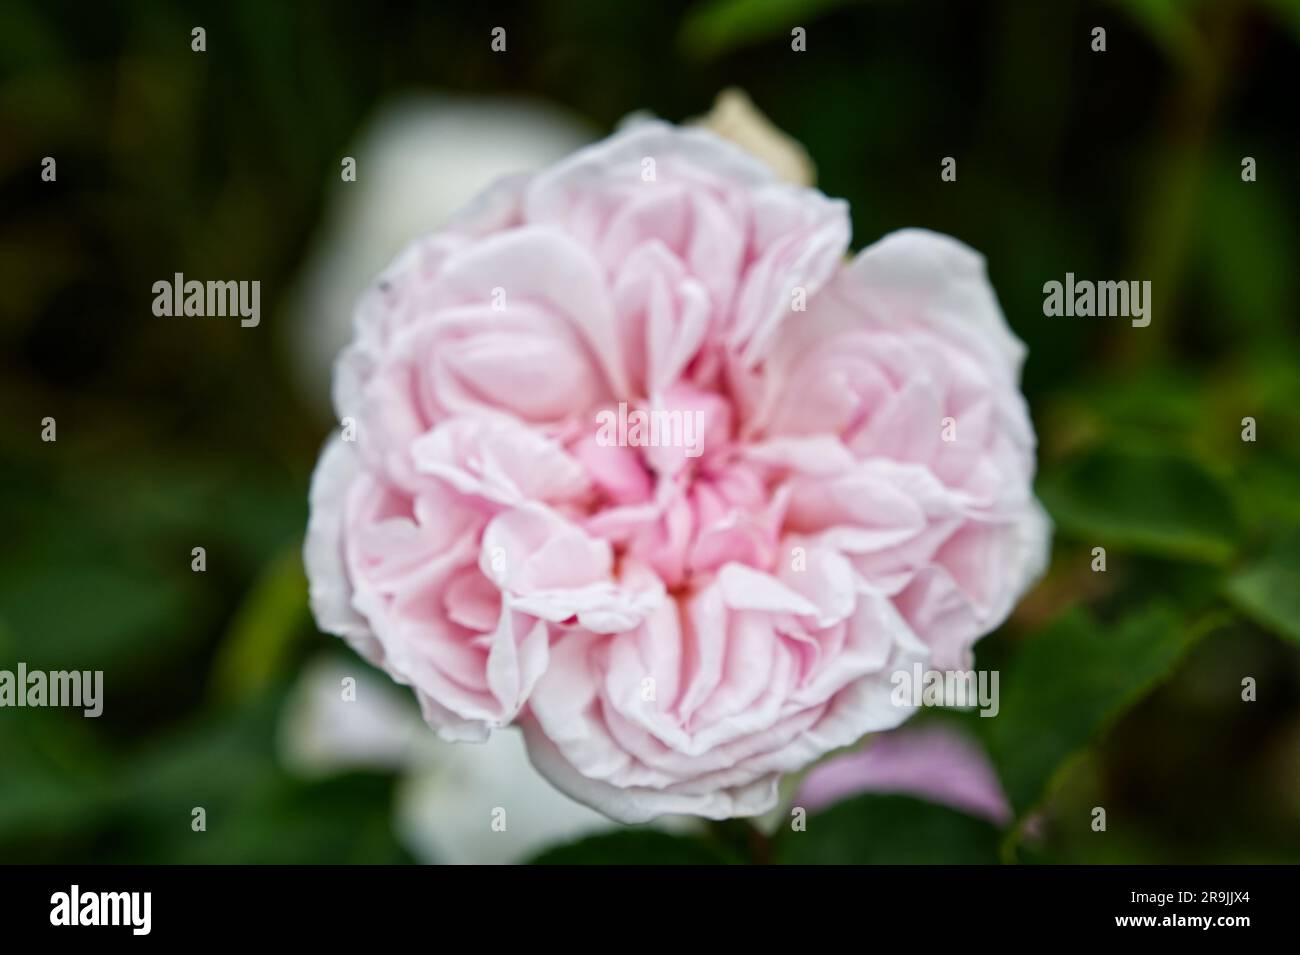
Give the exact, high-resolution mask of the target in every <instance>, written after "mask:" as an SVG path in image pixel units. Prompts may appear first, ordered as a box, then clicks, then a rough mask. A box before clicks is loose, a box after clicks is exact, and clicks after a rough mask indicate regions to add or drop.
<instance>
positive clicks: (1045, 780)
mask: <svg viewBox="0 0 1300 955" xmlns="http://www.w3.org/2000/svg"><path fill="white" fill-rule="evenodd" d="M1203 632H1205V631H1204V629H1203V628H1189V627H1187V626H1186V625H1184V624H1183V623H1182V622H1181V621H1180V620H1179V619H1178V617H1177V616H1176V615H1175V614H1174V613H1173V612H1172V611H1170V610H1169V609H1167V608H1164V607H1153V608H1149V609H1147V610H1145V611H1142V612H1139V613H1137V614H1135V615H1133V616H1131V617H1129V618H1128V619H1126V620H1123V621H1121V622H1120V623H1119V624H1118V625H1117V626H1114V627H1104V626H1102V625H1100V624H1098V623H1097V622H1095V621H1094V620H1093V619H1092V618H1091V617H1090V616H1088V615H1087V614H1086V613H1084V612H1083V611H1079V610H1075V611H1071V612H1069V613H1067V614H1066V615H1065V616H1063V617H1061V618H1060V619H1058V620H1057V621H1056V622H1055V623H1053V624H1051V625H1049V626H1048V627H1047V629H1046V630H1044V631H1043V632H1041V633H1039V634H1038V635H1037V636H1035V637H1032V638H1030V639H1028V640H1027V641H1025V642H1024V643H1023V645H1022V646H1021V647H1020V648H1019V650H1018V652H1016V653H1014V654H1012V656H1011V658H1010V660H1009V661H1008V662H1007V664H1006V666H1005V668H1004V669H1003V670H1002V673H1001V677H1000V696H1001V700H1000V702H1001V707H1000V710H999V712H998V715H997V716H995V717H989V718H975V719H974V728H975V729H976V731H978V732H980V733H981V734H982V735H983V736H984V737H985V741H986V743H987V745H988V749H989V754H990V756H992V758H993V762H994V764H995V765H996V766H997V767H998V775H999V777H1000V778H1001V780H1002V785H1003V787H1004V788H1005V789H1006V792H1007V796H1008V797H1009V798H1010V800H1011V804H1012V806H1013V807H1015V809H1016V811H1017V814H1018V815H1020V816H1022V817H1023V815H1024V813H1025V812H1026V811H1027V810H1030V809H1032V808H1033V807H1034V806H1036V805H1037V804H1038V802H1039V801H1040V800H1041V799H1042V798H1043V797H1044V795H1046V793H1047V791H1048V790H1049V788H1050V785H1051V782H1052V780H1053V777H1054V776H1055V775H1056V774H1057V773H1058V772H1059V771H1060V770H1061V769H1062V767H1063V766H1064V765H1065V764H1066V763H1067V761H1068V760H1069V759H1070V758H1071V757H1073V756H1074V755H1075V754H1076V753H1077V752H1079V751H1080V750H1081V749H1082V748H1083V747H1084V746H1086V745H1087V744H1088V743H1089V742H1091V741H1092V740H1094V739H1095V738H1096V737H1097V736H1098V735H1099V734H1101V733H1102V732H1103V731H1104V730H1105V729H1106V727H1107V726H1108V725H1109V724H1110V723H1111V722H1112V721H1113V720H1114V719H1115V718H1116V717H1117V716H1118V715H1119V714H1120V713H1121V712H1123V710H1124V709H1126V708H1127V707H1129V706H1131V705H1132V704H1133V703H1135V702H1136V701H1137V700H1139V699H1140V698H1141V697H1142V696H1143V695H1145V694H1146V693H1147V692H1148V691H1149V690H1151V689H1152V687H1154V686H1155V685H1157V684H1158V683H1159V682H1160V681H1162V680H1164V679H1165V678H1166V677H1168V676H1169V675H1170V673H1171V672H1172V671H1173V669H1174V667H1175V665H1176V664H1177V663H1178V660H1179V659H1180V658H1181V657H1182V655H1183V653H1184V652H1185V651H1186V650H1187V649H1188V647H1190V646H1191V645H1192V643H1193V642H1194V641H1195V640H1196V638H1197V637H1199V636H1200V635H1201V634H1202V633H1203Z"/></svg>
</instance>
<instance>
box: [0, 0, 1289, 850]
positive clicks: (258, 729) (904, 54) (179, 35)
mask: <svg viewBox="0 0 1300 955" xmlns="http://www.w3.org/2000/svg"><path fill="white" fill-rule="evenodd" d="M195 25H202V26H204V27H205V28H206V29H207V43H208V52H207V53H205V54H201V55H200V54H193V53H191V51H190V48H189V31H190V28H191V27H192V26H195ZM498 25H500V26H505V27H506V28H507V30H508V36H509V53H508V54H507V55H504V56H503V55H495V54H492V53H491V52H490V50H489V31H490V30H491V28H492V27H494V26H498ZM794 25H801V26H804V27H806V28H807V30H808V51H807V52H806V53H802V54H796V53H792V52H791V50H790V44H789V31H790V28H791V26H794ZM1094 26H1104V27H1105V28H1106V29H1107V31H1108V50H1107V52H1105V53H1093V52H1092V51H1091V50H1090V49H1089V43H1090V31H1091V28H1092V27H1094ZM1298 61H1300V4H1297V3H1296V2H1293V0H1271V2H1265V0H1251V2H1248V0H1240V2H1234V0H1223V2H1211V0H1203V2H1196V0H1189V2H1179V0H1127V2H1111V3H1083V2H1072V0H1053V2H1051V3H1045V2H1034V0H1025V2H991V3H976V2H953V3H933V2H922V3H903V2H884V0H880V2H858V3H850V2H836V0H724V2H700V3H689V4H687V3H676V2H674V3H645V4H625V3H609V2H606V0H576V2H568V3H546V4H537V5H530V6H523V5H514V4H500V3H493V4H470V3H463V4H417V3H397V4H389V5H385V6H384V8H383V10H378V9H376V6H375V5H371V4H361V3H348V4H307V3H303V4H285V3H270V2H264V0H237V2H231V3H223V4H212V5H211V6H207V5H198V6H196V7H195V8H194V9H193V10H186V9H185V8H183V7H181V6H179V5H176V4H170V3H162V2H153V0H137V2H122V3H114V4H98V3H95V4H92V3H65V2H50V0H40V2H28V0H18V2H14V0H9V2H6V3H5V4H3V6H0V209H3V220H2V222H0V341H2V342H3V359H2V362H3V364H2V365H0V408H2V409H3V414H0V466H2V468H3V471H2V479H3V498H2V500H3V504H2V505H0V555H2V556H0V667H3V668H12V667H13V666H15V665H16V662H17V661H18V660H24V661H26V662H27V663H28V664H29V665H30V666H32V667H41V666H46V667H52V668H65V667H76V668H102V669H104V670H105V671H106V673H105V685H106V687H107V702H106V707H105V714H104V716H103V717H102V718H101V719H99V720H83V719H80V718H77V717H75V716H71V715H69V714H68V713H66V712H59V711H50V710H45V711H31V710H25V711H13V710H7V711H0V861H65V860H66V861H262V860H266V861H387V860H396V859H403V858H406V854H405V852H404V850H403V849H401V848H400V847H399V845H398V843H397V842H396V840H395V838H394V836H393V835H392V832H391V826H390V823H389V815H390V803H391V797H392V792H391V791H392V784H393V781H392V780H391V779H389V778H387V777H384V776H378V775H364V774H362V775H350V776H345V777H341V778H337V779H333V780H328V781H325V782H317V783H312V784H307V783H303V782H300V781H296V780H294V779H293V778H291V777H290V776H289V775H288V774H287V773H286V772H285V771H284V770H283V769H282V768H281V767H280V766H278V765H277V762H276V758H275V752H274V747H273V745H272V736H273V728H274V726H275V722H276V718H277V713H278V709H279V706H280V703H281V700H282V698H283V694H284V691H285V689H286V687H287V686H288V685H289V684H290V683H291V681H292V679H293V677H294V674H295V672H296V670H297V668H298V666H299V664H300V662H301V661H302V660H303V659H305V658H306V657H308V656H309V655H311V654H313V653H315V652H317V651H318V650H319V649H320V648H321V647H322V646H333V643H332V641H330V640H329V639H327V638H325V637H322V636H320V635H319V634H317V633H316V632H315V630H314V628H313V627H312V626H311V624H310V620H309V618H308V616H307V614H306V609H305V584H304V583H303V581H302V577H301V571H300V569H299V564H298V558H297V552H298V547H299V541H300V537H301V532H302V528H303V525H304V523H305V519H306V505H305V496H306V483H307V480H308V476H309V474H310V469H311V467H312V464H313V462H314V459H315V455H316V452H317V450H318V448H319V446H320V442H321V441H322V439H323V437H324V435H325V434H326V432H327V430H328V429H329V427H330V422H328V421H326V420H323V419H322V418H321V417H320V414H319V412H318V411H316V410H315V408H316V405H313V404H312V403H311V402H310V401H308V400H306V399H304V397H303V396H302V395H301V394H300V393H298V392H297V391H296V390H295V389H294V387H293V386H292V383H291V380H290V375H289V371H288V367H289V365H288V362H287V361H286V359H285V350H286V347H287V345H288V336H287V334H286V329H285V323H284V322H283V321H281V319H282V318H283V304H284V299H285V296H286V294H287V291H288V289H289V288H290V285H291V281H292V279H293V278H294V276H295V274H296V271H297V269H298V268H299V266H300V263H301V260H302V256H303V254H304V250H305V247H306V244H307V240H308V237H309V236H310V235H311V232H312V229H313V227H314V226H315V224H316V222H317V219H318V217H319V215H320V214H321V211H322V202H323V199H324V196H325V195H326V189H327V187H328V186H329V184H330V183H332V182H333V181H334V180H335V178H336V177H337V174H338V162H339V156H340V155H342V154H344V150H345V148H346V146H347V144H348V142H349V141H350V140H351V138H352V137H353V136H354V134H355V132H356V130H357V128H358V126H359V125H360V123H361V122H362V120H363V119H364V118H365V117H366V116H367V115H368V114H369V113H370V111H371V110H372V108H373V107H375V106H376V104H378V103H379V102H381V101H382V100H384V99H385V98H386V97H387V96H389V95H391V94H395V93H400V92H404V91H408V90H411V89H420V88H434V89H439V90H446V91H455V92H465V93H472V94H475V95H482V94H494V93H527V94H531V95H536V96H541V97H545V98H547V99H550V100H553V101H555V102H558V103H560V104H563V105H565V106H567V107H569V108H571V109H572V110H574V111H575V112H577V113H578V114H580V115H581V116H584V117H586V118H587V119H589V120H590V121H591V122H592V123H593V124H594V126H595V127H596V128H599V129H608V128H611V127H612V125H613V124H614V123H615V122H617V120H619V119H620V118H621V117H622V116H624V115H625V114H627V113H628V112H631V111H633V110H639V109H646V110H650V111H653V112H655V113H658V114H660V115H662V116H664V117H666V118H669V119H673V120H680V119H684V118H686V117H689V116H695V115H698V114H700V113H702V112H704V111H705V110H707V108H708V107H709V105H710V103H711V102H712V99H713V97H714V95H715V94H716V93H717V92H718V91H719V90H720V89H722V88H724V87H727V86H740V87H742V88H743V89H745V90H747V91H748V92H749V94H750V95H751V96H752V97H753V99H754V100H755V102H756V103H757V104H758V106H759V107H760V108H761V109H762V110H763V111H764V112H765V113H767V114H768V115H769V116H770V117H771V119H772V120H773V121H774V122H775V123H776V124H777V125H779V126H780V127H781V128H783V129H785V130H786V131H788V132H789V133H790V134H792V135H793V136H794V137H796V138H797V139H798V140H800V141H801V142H802V143H804V144H805V145H806V146H807V148H808V150H809V151H810V153H811V154H812V156H813V157H814V159H815V161H816V163H817V166H818V172H819V185H820V186H821V188H823V189H824V190H825V191H826V192H827V193H828V194H830V195H834V196H842V197H845V198H846V199H848V200H849V201H850V203H851V206H852V215H853V223H854V234H855V240H854V245H855V247H860V246H862V245H865V244H867V243H869V242H871V241H872V240H873V239H874V238H875V237H877V236H879V235H881V234H883V233H885V232H887V231H889V230H891V229H895V228H898V227H902V226H925V227H929V228H933V229H937V230H940V231H943V232H947V233H951V234H952V235H955V236H957V237H958V238H960V239H962V240H964V241H965V242H967V243H969V244H971V245H973V246H974V247H976V248H977V249H979V250H980V251H982V252H983V253H984V254H985V255H986V256H987V257H988V261H989V269H990V273H991V277H992V281H993V284H994V286H995V288H996V289H997V292H998V295H999V297H1000V298H1001V301H1002V304H1003V306H1004V309H1005V311H1006V313H1007V316H1008V319H1009V321H1010V322H1011V324H1012V326H1013V327H1014V328H1015V330H1016V331H1017V333H1018V334H1019V335H1020V336H1021V337H1022V338H1023V339H1024V340H1025V341H1026V342H1027V343H1028V345H1029V352H1030V357H1029V361H1028V364H1027V366H1026V372H1025V390H1026V393H1027V395H1028V398H1029V401H1030V405H1031V408H1032V410H1033V415H1034V419H1035V423H1036V426H1037V428H1038V432H1039V437H1040V442H1041V457H1040V465H1041V468H1040V482H1039V488H1040V492H1041V494H1042V496H1043V498H1044V500H1045V502H1046V503H1047V504H1048V507H1049V509H1050V510H1051V512H1052V514H1053V516H1054V518H1055V519H1056V521H1057V524H1058V534H1057V542H1056V548H1055V554H1054V560H1053V564H1052V569H1051V572H1050V574H1049V576H1048V577H1047V579H1046V580H1045V581H1044V582H1043V583H1042V585H1041V586H1040V587H1039V588H1038V589H1037V590H1036V591H1035V592H1034V593H1033V594H1032V595H1031V596H1030V597H1029V598H1028V599H1027V600H1026V602H1025V604H1024V605H1023V606H1022V607H1021V609H1020V610H1019V611H1018V612H1017V614H1016V616H1015V617H1014V618H1013V620H1012V621H1011V622H1010V623H1009V624H1008V625H1007V626H1006V627H1004V628H1003V630H1002V631H1000V632H999V633H998V634H996V635H994V636H991V637H989V638H988V639H987V640H986V641H985V642H984V643H982V644H981V645H980V650H979V657H978V661H979V665H980V666H981V667H992V666H996V667H998V668H1000V669H1001V671H1002V688H1003V697H1004V698H1003V713H1002V715H1001V716H1000V717H999V718H998V719H995V720H990V721H975V723H976V725H975V729H976V730H978V731H980V732H981V733H982V734H983V735H984V736H985V737H986V739H985V742H986V744H987V746H988V747H989V750H990V752H991V753H992V755H993V756H994V759H995V761H996V762H997V764H998V766H999V770H1000V773H1001V776H1002V778H1003V780H1004V783H1005V785H1006V786H1007V789H1008V792H1009V794H1010V796H1011V798H1012V800H1013V802H1014V803H1015V804H1016V806H1017V808H1018V809H1019V810H1020V812H1021V814H1022V818H1024V817H1025V816H1036V817H1037V821H1036V822H1035V824H1034V825H1033V826H1031V827H1030V828H1029V830H1027V831H1024V830H1020V829H1016V830H1013V831H1011V832H1009V833H996V832H993V831H992V830H991V829H989V828H988V827H986V826H984V825H983V824H978V823H973V822H972V821H971V820H969V819H966V818H965V817H961V816H958V815H956V814H952V813H949V812H947V811H944V810H938V809H936V808H934V807H930V806H928V805H926V804H923V803H918V802H914V801H911V800H907V799H902V798H901V797H890V798H883V797H875V798H863V799H860V800H858V801H856V802H851V803H847V804H844V805H841V806H839V807H836V808H835V809H833V810H831V811H830V812H828V813H826V814H825V815H824V816H823V817H821V818H820V819H814V820H813V821H811V822H810V826H809V831H808V833H806V834H805V838H802V839H794V838H790V837H788V836H787V837H784V838H778V839H777V840H776V842H775V844H774V845H766V846H764V845H761V844H760V843H759V842H756V841H755V840H754V839H753V838H752V837H751V835H750V834H749V833H747V832H746V831H745V830H744V827H743V825H741V824H726V825H722V826H717V827H714V829H713V830H712V831H711V832H710V834H709V836H708V837H707V838H705V839H702V840H684V839H675V838H673V837H669V836H659V835H655V834H645V833H639V832H631V833H627V834H624V835H621V836H613V837H608V838H606V839H604V840H599V841H597V842H595V843H586V844H581V845H578V846H575V847H571V848H569V849H566V850H564V854H563V856H561V858H564V859H576V860H583V859H600V858H613V859H617V860H618V861H634V860H636V859H638V858H645V859H647V860H650V859H664V860H673V859H681V860H683V861H704V860H708V859H728V860H731V861H737V860H743V859H749V858H765V859H769V858H774V859H777V860H782V861H803V862H807V861H855V860H856V861H877V860H879V861H900V860H901V861H935V860H944V859H950V860H954V861H968V860H979V859H986V858H1000V859H1003V860H1007V861H1010V860H1013V859H1019V860H1021V861H1038V860H1041V861H1103V860H1104V861H1133V862H1153V861H1174V862H1181V861H1196V862H1210V861H1223V862H1227V861H1249V860H1255V861H1284V860H1290V861H1296V860H1300V437H1298V436H1300V342H1298V332H1300V322H1298V321H1297V316H1298V312H1300V308H1298V306H1297V292H1298V291H1300V289H1298V288H1297V276H1298V275H1300V269H1298V268H1297V256H1298V255H1300V234H1298V229H1300V223H1298V222H1297V210H1298V209H1300V202H1298V194H1300V184H1298V183H1297V181H1296V171H1297V163H1296V159H1295V157H1296V152H1297V147H1298V146H1300V126H1298V124H1297V122H1296V116H1297V112H1296V106H1295V95H1296V91H1297V89H1300V82H1298V79H1300V75H1298V74H1300V69H1298V68H1297V63H1298ZM46 155H53V156H56V157H57V159H58V181H57V183H54V184H46V183H42V182H40V179H39V171H40V161H41V157H43V156H46ZM949 155H951V156H955V157H957V160H958V174H959V177H958V181H957V182H956V183H943V182H941V181H940V179H939V175H938V173H939V159H940V157H943V156H949ZM1243 156H1253V157H1255V159H1256V160H1257V162H1258V181H1256V182H1253V183H1243V182H1242V180H1241V177H1240V162H1241V159H1242V157H1243ZM175 271H183V272H193V273H195V274H204V275H228V276H240V277H256V278H258V279H260V280H261V282H262V311H263V318H262V324H261V327H260V328H258V329H257V330H255V331H249V330H241V329H239V328H238V327H237V325H236V324H235V323H233V322H203V321H193V322H183V323H178V322H174V321H168V320H159V319H155V318H154V317H153V315H152V314H151V312H150V303H151V300H152V295H151V291H150V290H151V286H152V284H153V282H155V281H157V280H158V279H159V278H164V277H169V276H170V275H171V274H172V273H173V272H175ZM1067 271H1072V272H1074V273H1075V274H1076V275H1078V276H1079V277H1081V278H1094V279H1148V280H1150V281H1152V283H1153V289H1154V319H1153V321H1152V324H1151V325H1150V327H1148V328H1145V329H1134V328H1131V327H1129V326H1128V324H1127V323H1126V322H1124V321H1117V320H1105V319H1063V318H1056V319H1049V318H1045V317H1044V316H1043V314H1042V296H1043V293H1042V285H1043V283H1044V282H1046V281H1048V280H1051V279H1061V278H1062V277H1063V276H1064V274H1065V273H1066V272H1067ZM1248 415H1249V416H1252V417H1254V418H1255V419H1256V421H1257V427H1258V440H1257V441H1256V442H1255V443H1245V442H1243V441H1242V440H1241V437H1240V432H1241V419H1242V418H1243V417H1245V416H1248ZM45 416H53V417H55V418H56V419H57V421H58V441H57V443H54V444H46V443H42V442H41V441H40V439H39V435H40V421H41V419H42V418H43V417H45ZM197 543H202V544H204V545H205V546H206V547H207V550H208V565H209V569H208V572H207V573H206V574H205V575H197V574H192V573H191V572H190V568H189V560H190V558H189V552H190V548H191V547H192V546H195V544H197ZM1099 545H1104V546H1106V547H1107V549H1108V563H1109V569H1108V571H1107V573H1106V574H1104V575H1103V574H1094V573H1092V572H1091V571H1090V569H1089V563H1090V559H1091V558H1090V550H1091V548H1092V547H1094V546H1099ZM1246 676H1250V677H1253V678H1254V679H1255V680H1256V681H1257V682H1258V700H1257V701H1256V702H1253V703H1244V702H1242V701H1241V698H1240V694H1241V680H1242V678H1243V677H1246ZM929 718H958V719H962V717H947V716H939V717H934V716H930V717H929ZM981 723H988V724H991V726H989V727H984V726H982V725H979V724H981ZM196 792H201V793H202V794H203V795H202V798H201V799H200V798H197V797H196V796H195V795H194V794H195V793H196ZM196 804H203V805H205V806H206V807H207V809H208V813H209V820H210V821H209V829H210V833H211V831H212V829H213V828H214V827H216V826H217V825H219V826H220V838H209V839H196V838H193V837H192V835H191V833H190V829H189V807H190V806H192V805H196ZM1098 805H1100V806H1105V807H1106V808H1107V812H1108V822H1109V825H1108V831H1107V832H1106V833H1104V834H1099V833H1093V832H1092V831H1091V830H1090V828H1089V822H1090V820H1091V816H1090V810H1091V807H1093V806H1098ZM213 820H217V821H218V822H214V821H213Z"/></svg>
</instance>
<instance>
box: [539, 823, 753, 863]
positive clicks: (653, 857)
mask: <svg viewBox="0 0 1300 955" xmlns="http://www.w3.org/2000/svg"><path fill="white" fill-rule="evenodd" d="M739 861H740V860H739V859H737V858H735V857H734V856H732V855H731V854H729V853H727V852H726V851H724V850H723V849H721V848H719V847H716V846H713V845H710V844H709V843H707V842H705V841H704V840H702V839H692V838H688V837H686V836H674V835H669V834H668V833H666V832H660V831H658V830H657V829H622V830H618V831H616V832H608V833H602V834H600V835H596V836H589V837H587V838H586V839H580V840H578V841H577V842H574V843H570V844H569V845H567V846H558V847H556V848H554V849H547V850H546V851H545V852H542V853H541V854H540V855H538V856H536V857H535V858H534V859H533V860H532V862H531V863H530V864H531V865H733V864H735V863H737V862H739Z"/></svg>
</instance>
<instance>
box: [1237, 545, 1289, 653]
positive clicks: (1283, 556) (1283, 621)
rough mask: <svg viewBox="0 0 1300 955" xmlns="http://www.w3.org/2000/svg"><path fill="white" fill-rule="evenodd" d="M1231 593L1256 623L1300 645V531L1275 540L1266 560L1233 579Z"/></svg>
mask: <svg viewBox="0 0 1300 955" xmlns="http://www.w3.org/2000/svg"><path fill="white" fill-rule="evenodd" d="M1227 590H1228V597H1229V599H1231V600H1232V602H1233V603H1234V604H1236V605H1237V606H1238V607H1239V608H1240V609H1241V611H1242V613H1244V614H1246V616H1248V617H1250V619H1251V620H1253V621H1255V623H1257V624H1259V625H1260V626H1261V627H1264V628H1265V629H1268V630H1272V631H1273V632H1274V633H1278V634H1281V635H1282V636H1284V637H1290V638H1291V639H1292V640H1294V641H1296V642H1297V643H1300V530H1291V531H1289V532H1287V533H1286V534H1284V535H1282V536H1281V537H1279V538H1278V539H1277V540H1276V541H1274V543H1273V545H1272V546H1271V547H1270V548H1269V550H1268V552H1267V553H1265V554H1264V556H1263V557H1261V558H1259V559H1258V560H1256V561H1254V562H1253V563H1251V564H1249V565H1247V566H1246V567H1245V568H1243V569H1242V570H1241V571H1239V572H1238V573H1236V574H1234V575H1233V576H1232V577H1231V578H1230V579H1229V581H1228V584H1227Z"/></svg>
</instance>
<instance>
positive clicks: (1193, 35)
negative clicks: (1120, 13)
mask: <svg viewBox="0 0 1300 955" xmlns="http://www.w3.org/2000/svg"><path fill="white" fill-rule="evenodd" d="M1116 2H1117V3H1118V5H1119V6H1120V7H1123V8H1124V10H1125V11H1127V13H1128V15H1129V16H1130V17H1132V18H1133V19H1134V20H1135V21H1136V22H1137V23H1138V25H1139V26H1140V27H1141V28H1142V29H1143V30H1145V31H1146V33H1147V35H1148V36H1150V37H1151V38H1152V39H1153V40H1154V41H1155V42H1156V44H1157V45H1158V46H1159V47H1161V48H1162V49H1163V50H1164V51H1165V52H1166V53H1167V54H1168V55H1169V56H1171V57H1173V58H1174V59H1175V60H1178V61H1179V62H1181V63H1183V64H1184V65H1188V64H1191V63H1193V62H1197V61H1202V60H1204V58H1205V57H1206V56H1207V54H1208V50H1207V49H1206V47H1205V41H1204V40H1202V39H1201V36H1200V34H1199V33H1197V32H1196V29H1195V28H1194V27H1193V26H1192V20H1191V17H1190V14H1191V11H1192V8H1193V7H1195V6H1196V5H1197V0H1116Z"/></svg>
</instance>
